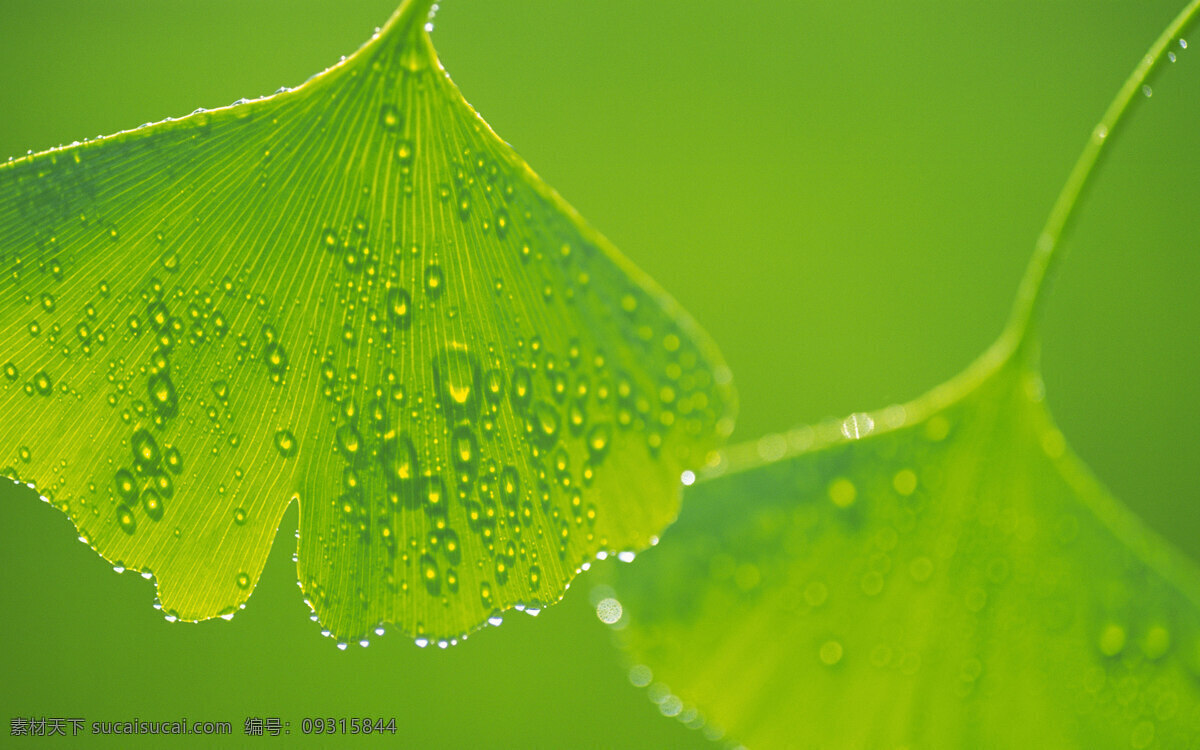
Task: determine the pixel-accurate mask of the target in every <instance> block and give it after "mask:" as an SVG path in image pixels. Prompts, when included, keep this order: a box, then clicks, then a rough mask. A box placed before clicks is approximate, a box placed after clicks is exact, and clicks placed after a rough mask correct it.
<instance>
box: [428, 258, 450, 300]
mask: <svg viewBox="0 0 1200 750" xmlns="http://www.w3.org/2000/svg"><path fill="white" fill-rule="evenodd" d="M445 291H446V277H445V275H443V273H442V267H441V266H439V265H438V264H436V263H432V264H430V265H429V266H428V267H426V269H425V294H427V295H428V296H429V299H437V298H438V297H441V296H442V293H443V292H445Z"/></svg>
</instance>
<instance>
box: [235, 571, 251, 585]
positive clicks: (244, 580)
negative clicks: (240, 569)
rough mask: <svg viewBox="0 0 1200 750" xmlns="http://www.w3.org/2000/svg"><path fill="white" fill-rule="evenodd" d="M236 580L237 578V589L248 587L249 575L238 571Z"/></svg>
mask: <svg viewBox="0 0 1200 750" xmlns="http://www.w3.org/2000/svg"><path fill="white" fill-rule="evenodd" d="M236 580H237V587H238V588H239V589H248V588H250V576H248V575H246V574H245V573H238V574H237V579H236Z"/></svg>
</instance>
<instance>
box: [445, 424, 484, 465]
mask: <svg viewBox="0 0 1200 750" xmlns="http://www.w3.org/2000/svg"><path fill="white" fill-rule="evenodd" d="M452 446H453V447H452V453H453V458H454V467H455V468H456V469H458V471H459V473H460V474H464V475H468V474H469V475H474V473H475V463H476V460H477V458H478V455H477V454H478V452H479V444H478V442H477V441H476V439H475V432H474V431H473V430H472V429H471V428H470V427H468V426H467V425H459V426H458V427H456V428H455V429H454V437H453V442H452Z"/></svg>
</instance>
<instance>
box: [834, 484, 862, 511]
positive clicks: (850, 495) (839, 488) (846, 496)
mask: <svg viewBox="0 0 1200 750" xmlns="http://www.w3.org/2000/svg"><path fill="white" fill-rule="evenodd" d="M857 497H858V490H857V489H856V488H855V487H854V483H853V482H851V481H850V480H849V479H844V478H839V479H835V480H833V481H832V482H830V484H829V499H830V500H831V501H832V502H833V504H834V505H836V506H837V507H839V508H849V507H850V506H851V505H853V504H854V500H855V499H856V498H857Z"/></svg>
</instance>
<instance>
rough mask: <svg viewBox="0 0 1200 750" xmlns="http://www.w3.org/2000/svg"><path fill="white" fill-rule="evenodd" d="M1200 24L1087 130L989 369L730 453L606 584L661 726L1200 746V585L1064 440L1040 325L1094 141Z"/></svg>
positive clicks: (882, 743) (873, 744) (940, 739)
mask: <svg viewBox="0 0 1200 750" xmlns="http://www.w3.org/2000/svg"><path fill="white" fill-rule="evenodd" d="M1198 9H1200V0H1193V1H1192V2H1191V3H1190V4H1189V5H1188V7H1187V8H1185V9H1184V11H1183V12H1182V13H1181V14H1180V15H1179V16H1178V17H1177V18H1176V20H1175V21H1174V22H1173V23H1172V24H1171V25H1170V26H1169V27H1168V29H1167V30H1166V31H1165V32H1164V33H1163V35H1162V36H1161V37H1160V38H1159V39H1158V41H1157V42H1156V43H1155V45H1154V46H1153V47H1152V48H1151V50H1150V52H1149V53H1148V54H1147V55H1146V56H1145V57H1144V58H1143V60H1142V61H1141V63H1140V64H1139V66H1138V68H1137V69H1136V70H1135V71H1134V73H1133V75H1132V76H1131V77H1130V78H1129V80H1128V81H1126V83H1125V85H1124V86H1123V87H1122V89H1121V91H1120V92H1119V93H1118V95H1117V98H1116V99H1115V100H1114V102H1113V103H1112V105H1111V106H1110V107H1109V109H1108V111H1107V112H1106V113H1105V115H1104V117H1103V118H1102V120H1101V122H1100V124H1099V125H1098V126H1097V127H1096V129H1095V131H1094V132H1093V133H1092V136H1091V138H1090V139H1089V141H1088V144H1087V146H1086V147H1085V149H1084V152H1083V154H1082V155H1081V157H1080V158H1079V161H1078V162H1077V163H1076V166H1075V169H1074V170H1073V171H1072V173H1071V175H1070V177H1069V178H1068V180H1067V184H1066V186H1065V187H1064V189H1063V192H1062V194H1061V195H1060V196H1059V199H1058V201H1057V202H1056V204H1055V206H1054V208H1053V209H1052V211H1051V213H1050V217H1049V219H1048V221H1047V224H1046V228H1045V229H1044V230H1043V233H1042V235H1041V237H1040V238H1039V241H1038V243H1037V248H1036V251H1035V253H1034V257H1033V260H1032V261H1031V263H1030V267H1029V271H1028V272H1027V274H1026V277H1025V279H1024V281H1023V282H1022V286H1021V289H1020V291H1019V292H1018V297H1017V303H1016V305H1015V307H1014V312H1013V317H1012V320H1011V321H1010V324H1009V326H1008V328H1007V329H1006V330H1005V332H1004V333H1003V335H1002V336H1001V337H1000V340H999V341H998V342H997V343H996V344H995V345H994V346H993V347H992V348H991V349H989V350H988V352H987V353H985V354H984V356H983V357H981V358H980V359H979V360H978V361H977V362H976V363H975V364H974V365H972V366H971V367H970V368H969V369H968V370H967V371H966V372H964V373H963V374H962V375H960V376H959V377H957V378H955V379H954V380H952V381H950V382H949V383H947V384H945V385H943V386H941V387H939V388H937V389H935V390H934V391H932V392H930V393H929V394H927V395H926V396H924V397H923V398H920V399H918V400H916V401H914V402H912V403H910V404H907V405H904V406H894V407H891V408H889V409H885V410H883V411H881V412H878V413H874V414H854V415H851V416H850V417H847V418H846V419H845V420H844V421H841V422H835V423H832V424H826V425H821V426H818V427H815V428H802V429H798V430H795V431H793V432H791V433H788V434H787V435H777V436H771V437H767V438H764V439H762V440H760V441H758V442H757V443H755V444H753V445H748V446H742V447H738V448H734V449H731V450H730V451H729V452H728V453H726V454H723V455H722V456H721V457H720V458H719V460H718V461H716V462H715V464H713V465H712V466H711V467H710V468H709V469H708V470H707V471H706V472H705V473H704V475H703V476H702V477H701V478H700V479H701V481H699V482H698V483H697V484H696V485H695V486H694V487H692V488H690V489H689V490H687V491H686V492H685V496H686V497H685V499H686V505H685V510H684V512H683V514H682V515H681V517H680V519H679V521H678V523H677V524H676V525H675V526H673V527H672V528H671V530H670V532H669V533H668V534H667V535H666V537H665V539H666V544H664V545H662V547H661V548H655V549H652V550H650V551H649V552H647V553H645V554H644V555H643V556H642V557H641V558H640V559H639V561H638V563H637V564H636V565H631V566H622V567H620V568H619V569H618V572H617V573H616V578H615V586H616V588H615V590H610V589H607V588H600V589H598V590H597V592H596V593H595V595H594V601H595V603H596V609H597V615H598V616H599V617H600V619H601V620H602V621H605V622H608V623H609V624H611V625H612V626H613V627H614V628H615V629H616V631H617V639H618V641H619V642H620V643H622V644H623V645H624V647H625V648H626V649H627V651H628V655H629V657H630V659H631V666H630V679H631V681H633V683H634V684H635V685H641V686H646V687H647V690H648V692H649V696H650V698H651V699H652V700H653V701H654V702H656V703H657V704H658V706H659V709H660V710H661V711H662V713H663V714H665V715H667V716H674V717H676V718H678V719H679V720H681V721H683V722H684V723H686V724H688V725H689V726H693V727H695V728H699V729H703V730H704V731H705V733H706V734H707V735H708V736H709V737H711V738H713V739H717V738H722V737H729V738H731V739H730V744H733V743H745V745H746V746H748V747H752V748H794V747H805V748H898V747H931V748H951V747H962V748H975V747H995V748H1028V747H1081V748H1099V747H1113V748H1128V747H1132V748H1148V747H1151V746H1154V747H1164V748H1165V747H1170V748H1176V747H1191V746H1194V745H1195V742H1196V738H1197V737H1200V573H1198V572H1197V570H1196V567H1195V565H1194V564H1193V563H1192V562H1191V561H1190V560H1188V559H1186V558H1184V557H1182V556H1181V555H1179V554H1178V553H1176V552H1175V551H1174V550H1172V549H1171V548H1170V547H1169V545H1167V544H1166V543H1165V542H1164V541H1162V540H1161V539H1159V538H1157V537H1155V536H1154V535H1153V534H1152V533H1151V532H1149V531H1148V530H1146V528H1145V527H1144V526H1143V525H1142V524H1141V522H1140V521H1139V520H1138V519H1137V518H1135V517H1134V516H1133V515H1132V514H1131V513H1130V512H1129V511H1127V510H1126V509H1125V508H1124V507H1123V506H1122V505H1121V504H1120V503H1119V502H1118V501H1117V500H1116V499H1114V498H1113V497H1112V496H1111V495H1110V494H1109V493H1108V492H1107V491H1106V490H1105V489H1104V488H1103V487H1102V486H1101V485H1100V484H1099V483H1098V481H1097V480H1096V479H1095V478H1094V477H1093V476H1092V474H1091V472H1090V471H1089V470H1088V469H1087V467H1086V466H1084V464H1083V463H1082V462H1081V461H1080V460H1079V459H1078V457H1076V456H1075V455H1074V454H1073V453H1072V452H1071V451H1070V450H1069V449H1068V448H1067V446H1066V441H1065V439H1064V437H1063V435H1062V434H1061V433H1060V432H1059V431H1058V430H1057V429H1056V428H1055V427H1054V424H1053V421H1052V419H1051V417H1050V415H1049V412H1048V411H1047V409H1046V406H1045V403H1044V400H1043V388H1042V381H1041V377H1040V375H1039V369H1038V350H1039V344H1038V337H1037V321H1038V319H1039V316H1040V309H1041V306H1042V303H1043V301H1044V299H1045V283H1044V281H1045V279H1046V278H1047V276H1048V274H1049V273H1050V271H1051V270H1052V269H1053V267H1054V265H1055V263H1056V262H1057V261H1058V259H1059V258H1060V257H1061V254H1060V253H1059V252H1057V251H1058V248H1059V246H1060V242H1059V241H1060V239H1061V237H1062V235H1063V232H1064V230H1065V229H1066V227H1067V226H1068V222H1069V220H1070V219H1071V217H1072V212H1073V209H1074V207H1075V205H1076V203H1077V202H1078V198H1079V196H1080V194H1081V191H1082V189H1083V187H1084V186H1085V185H1086V183H1087V180H1088V178H1089V176H1090V175H1091V173H1092V170H1093V168H1094V166H1095V165H1096V163H1097V162H1098V159H1099V157H1100V155H1101V154H1102V151H1103V148H1104V146H1105V144H1106V143H1108V142H1109V141H1111V140H1112V135H1113V133H1114V131H1115V129H1116V127H1117V125H1118V123H1119V122H1120V121H1121V119H1122V116H1123V115H1124V113H1125V112H1126V111H1128V109H1129V107H1130V105H1131V103H1132V102H1133V101H1135V100H1140V99H1144V98H1145V95H1144V94H1143V92H1149V91H1150V89H1149V88H1144V87H1146V86H1147V83H1146V82H1147V81H1148V80H1149V76H1150V75H1151V74H1152V73H1153V72H1154V71H1155V69H1156V66H1158V64H1159V63H1160V62H1161V61H1162V60H1164V59H1170V60H1172V61H1174V59H1175V53H1174V52H1170V53H1168V46H1170V47H1171V48H1173V49H1177V50H1181V49H1186V43H1185V42H1183V41H1182V40H1181V39H1180V37H1179V34H1180V33H1181V31H1182V30H1183V28H1184V27H1185V26H1186V25H1187V24H1188V23H1189V22H1190V21H1191V19H1192V18H1194V17H1195V15H1196V13H1197V10H1198ZM1147 95H1148V94H1147ZM685 479H686V480H688V481H690V480H692V479H694V477H691V476H687V477H685Z"/></svg>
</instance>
